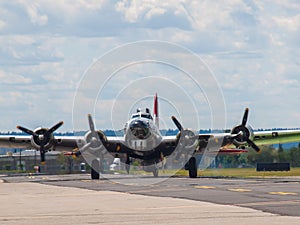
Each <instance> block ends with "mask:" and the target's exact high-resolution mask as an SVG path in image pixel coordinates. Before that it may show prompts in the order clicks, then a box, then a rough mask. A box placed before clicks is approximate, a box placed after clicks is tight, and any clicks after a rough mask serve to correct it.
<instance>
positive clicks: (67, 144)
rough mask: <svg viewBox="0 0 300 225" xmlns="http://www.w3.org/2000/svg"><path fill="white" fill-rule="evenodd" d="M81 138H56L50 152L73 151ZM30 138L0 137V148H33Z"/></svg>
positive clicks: (21, 136) (27, 136)
mask: <svg viewBox="0 0 300 225" xmlns="http://www.w3.org/2000/svg"><path fill="white" fill-rule="evenodd" d="M80 138H82V137H77V136H56V137H54V138H53V140H52V144H53V147H52V148H51V150H57V151H64V150H73V149H74V148H76V147H77V143H76V141H77V140H79V139H80ZM31 140H32V136H29V135H0V147H3V148H34V144H32V141H31Z"/></svg>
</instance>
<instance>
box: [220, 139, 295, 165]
mask: <svg viewBox="0 0 300 225" xmlns="http://www.w3.org/2000/svg"><path fill="white" fill-rule="evenodd" d="M257 163H290V165H291V167H300V144H299V145H298V147H292V148H290V149H287V150H284V149H283V148H282V146H281V145H279V148H278V149H277V148H274V147H273V146H271V145H270V146H262V147H261V152H260V153H257V152H255V151H253V150H249V151H248V152H247V153H242V154H238V155H218V156H217V158H216V165H217V166H218V167H223V168H234V167H239V166H242V167H255V166H256V164H257Z"/></svg>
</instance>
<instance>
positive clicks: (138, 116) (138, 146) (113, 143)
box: [0, 94, 300, 179]
mask: <svg viewBox="0 0 300 225" xmlns="http://www.w3.org/2000/svg"><path fill="white" fill-rule="evenodd" d="M248 112H249V109H248V108H246V109H245V112H244V115H243V118H242V122H241V124H240V125H237V126H235V127H234V128H233V129H232V130H231V131H229V132H224V133H219V134H215V133H212V134H199V133H196V132H193V131H192V130H190V129H185V128H183V126H182V125H181V123H180V122H179V121H178V120H177V118H176V117H174V116H172V117H171V119H172V120H173V122H174V124H175V126H176V127H177V128H178V133H177V135H175V136H163V135H161V133H160V130H159V118H158V97H157V94H156V95H155V96H154V108H153V115H151V112H150V110H149V109H148V108H146V109H145V110H141V109H137V111H136V113H134V114H132V116H131V118H130V120H129V121H128V122H127V123H126V124H125V128H124V136H121V137H118V136H116V137H108V136H106V135H105V134H104V132H103V131H101V130H95V125H94V122H93V119H92V116H91V115H90V114H89V115H88V123H89V129H90V130H89V131H88V132H86V134H85V135H84V136H54V134H53V133H54V132H55V131H56V130H57V129H58V128H59V127H60V126H62V124H63V122H62V121H61V122H59V123H57V124H55V125H54V126H53V127H51V128H50V129H47V128H37V129H35V130H30V129H27V128H25V127H22V126H17V128H18V129H19V130H21V131H23V132H24V133H26V134H28V135H1V136H0V146H1V147H10V148H26V147H33V148H35V149H36V150H37V151H40V155H41V163H44V162H45V153H46V152H48V151H67V150H69V151H70V153H67V154H69V155H73V156H79V155H81V154H85V153H87V152H89V153H91V154H93V155H94V156H95V157H94V158H93V159H92V160H91V163H90V164H91V166H92V168H91V178H92V179H99V177H100V172H102V171H103V155H104V154H105V152H109V153H111V154H114V155H121V154H123V155H125V158H126V161H125V166H126V170H127V172H128V173H129V169H130V163H131V159H132V158H134V159H139V160H141V162H142V166H143V169H144V170H145V171H147V172H152V173H153V175H154V176H155V177H157V176H158V171H159V164H160V163H161V162H163V160H164V158H165V157H168V156H170V155H171V154H174V155H175V158H178V157H179V156H180V155H185V156H186V157H187V163H186V166H185V168H186V169H188V171H189V176H190V177H191V178H195V177H197V168H198V162H197V158H196V155H197V154H203V153H206V154H214V155H217V154H218V153H240V152H244V151H245V147H247V146H249V147H251V148H253V149H254V150H255V151H257V152H259V151H260V149H259V147H258V146H259V145H263V144H275V143H285V142H292V141H293V142H294V141H300V131H299V130H284V131H260V132H254V131H253V129H252V128H251V127H250V126H249V125H247V120H248ZM211 143H218V144H217V145H214V144H211ZM233 145H234V146H235V148H234V149H232V147H230V148H229V147H228V146H233ZM214 146H217V147H214ZM227 147H228V148H227ZM99 159H100V160H99Z"/></svg>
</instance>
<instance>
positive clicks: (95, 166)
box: [91, 159, 100, 180]
mask: <svg viewBox="0 0 300 225" xmlns="http://www.w3.org/2000/svg"><path fill="white" fill-rule="evenodd" d="M98 171H100V164H99V161H98V160H97V159H94V160H93V161H92V168H91V178H92V180H99V178H100V174H99V172H98Z"/></svg>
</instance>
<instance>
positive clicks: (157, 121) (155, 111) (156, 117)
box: [153, 93, 159, 128]
mask: <svg viewBox="0 0 300 225" xmlns="http://www.w3.org/2000/svg"><path fill="white" fill-rule="evenodd" d="M153 117H154V123H155V125H156V126H157V127H158V128H159V117H158V100H157V93H156V94H155V96H154V107H153Z"/></svg>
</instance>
